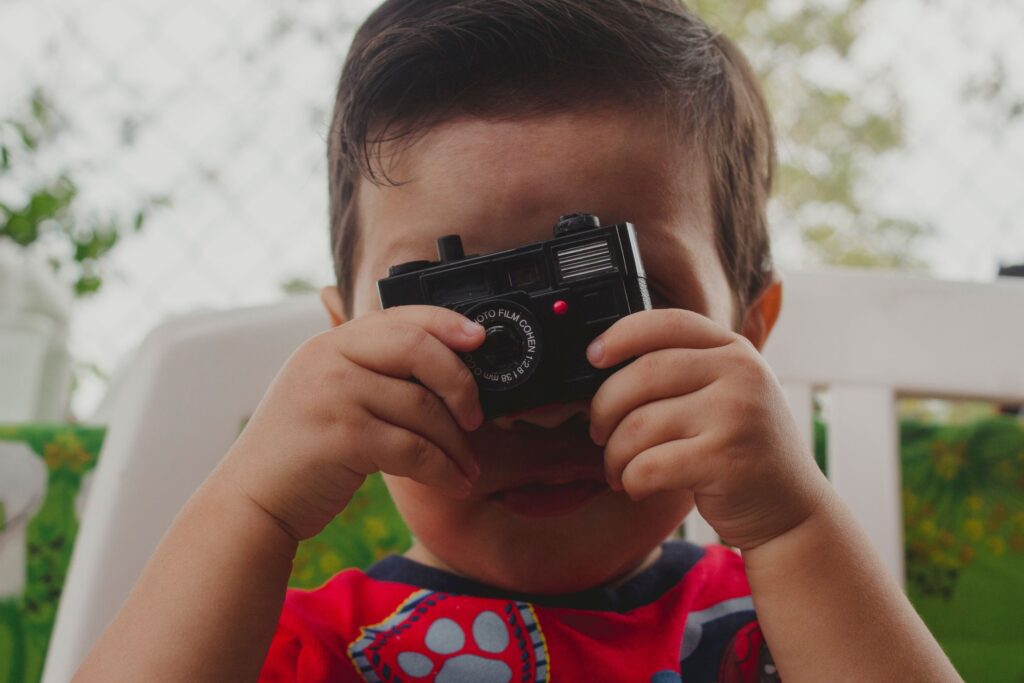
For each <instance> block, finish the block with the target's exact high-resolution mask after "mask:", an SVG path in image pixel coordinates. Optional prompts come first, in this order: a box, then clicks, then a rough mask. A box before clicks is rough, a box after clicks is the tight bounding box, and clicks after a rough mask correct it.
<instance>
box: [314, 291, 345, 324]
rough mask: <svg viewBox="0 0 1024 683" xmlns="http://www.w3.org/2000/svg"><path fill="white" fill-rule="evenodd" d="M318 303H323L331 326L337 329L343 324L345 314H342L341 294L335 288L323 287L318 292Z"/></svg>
mask: <svg viewBox="0 0 1024 683" xmlns="http://www.w3.org/2000/svg"><path fill="white" fill-rule="evenodd" d="M320 301H322V302H323V303H324V308H325V309H326V310H327V315H329V316H330V317H331V326H332V327H337V326H338V325H340V324H342V323H343V322H345V314H344V313H342V303H341V292H339V291H338V288H337V287H334V286H330V287H324V288H323V289H321V290H320Z"/></svg>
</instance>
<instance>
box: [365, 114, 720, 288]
mask: <svg viewBox="0 0 1024 683" xmlns="http://www.w3.org/2000/svg"><path fill="white" fill-rule="evenodd" d="M641 123H642V121H641V120H640V119H639V118H638V117H634V116H631V115H629V114H628V113H625V114H623V113H615V114H609V113H595V114H586V113H568V114H559V115H550V116H547V117H542V118H534V119H529V120H511V121H488V120H480V119H469V120H456V121H452V122H448V123H446V124H443V125H441V126H438V127H436V128H434V129H432V130H430V131H428V132H427V134H425V135H424V136H423V137H422V138H421V139H419V140H418V141H417V142H416V143H415V144H413V145H412V146H410V147H409V148H407V149H406V150H404V151H403V152H401V154H399V155H397V156H396V157H394V159H393V161H394V163H393V165H391V166H389V167H388V172H389V175H391V176H392V177H394V178H395V179H396V180H399V181H402V184H401V185H399V186H397V187H390V186H383V187H378V186H374V185H371V184H369V183H366V182H361V183H360V185H359V188H358V190H357V191H358V196H357V202H356V204H357V207H358V210H359V219H358V222H359V224H360V228H361V232H362V241H363V244H362V252H363V256H364V257H366V258H365V260H364V262H363V263H362V264H361V265H363V266H365V267H369V269H370V270H371V271H372V272H373V275H374V276H375V277H381V276H382V274H383V273H384V272H386V270H387V267H388V266H389V265H391V264H392V263H395V262H397V260H412V259H418V258H433V248H434V239H435V238H436V237H438V236H440V235H443V234H450V233H459V234H460V235H462V238H463V243H464V245H465V247H466V249H467V252H477V253H489V252H492V251H497V250H500V249H506V248H512V247H514V246H518V245H521V244H525V243H529V242H535V241H540V240H544V239H548V238H550V237H551V227H552V225H553V224H554V223H555V221H556V220H557V219H558V217H559V216H560V215H562V214H566V213H572V212H577V211H585V212H588V213H593V214H596V215H597V216H599V217H600V218H601V220H602V223H604V224H611V223H614V222H619V221H625V220H628V221H631V222H633V223H634V224H636V225H637V226H638V228H637V229H638V232H639V233H641V235H642V239H643V241H644V242H661V243H665V242H671V241H676V240H678V239H681V238H683V237H684V236H686V235H688V238H687V239H686V240H685V241H686V242H688V243H692V242H693V241H694V240H695V238H698V237H704V238H713V235H712V234H711V219H710V209H709V205H710V197H709V192H708V187H709V186H708V184H707V180H706V174H705V173H704V169H703V168H702V165H701V164H700V163H699V162H697V161H696V157H697V156H698V155H696V154H693V153H691V150H688V149H687V148H686V146H685V145H683V144H679V143H676V142H674V141H672V140H670V138H669V137H668V135H666V134H665V133H662V132H659V130H658V128H657V127H656V126H650V127H644V126H643V125H641ZM654 226H659V229H657V230H655V229H653V228H654ZM700 232H704V233H707V234H705V235H699V234H698V233H700ZM698 241H701V240H698Z"/></svg>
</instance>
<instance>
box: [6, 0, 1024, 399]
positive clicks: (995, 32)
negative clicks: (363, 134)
mask: <svg viewBox="0 0 1024 683" xmlns="http://www.w3.org/2000/svg"><path fill="white" fill-rule="evenodd" d="M823 1H824V0H823ZM800 4H801V3H799V2H795V1H794V0H788V1H787V2H781V1H780V3H779V6H780V7H785V6H787V5H788V6H791V7H798V6H799V5H800ZM375 5H376V2H370V1H368V0H344V2H338V1H337V0H335V1H333V2H330V1H328V0H306V1H305V2H302V3H279V2H275V1H273V0H218V2H216V3H209V2H203V1H202V0H175V1H174V2H171V1H170V0H132V1H131V2H129V1H128V0H92V1H91V2H90V3H88V4H85V3H81V2H74V1H73V0H7V2H5V3H3V4H0V64H2V65H3V66H0V115H5V116H6V115H10V114H11V113H13V112H15V111H17V110H18V108H19V107H23V106H24V102H25V101H26V97H27V94H28V92H30V90H31V89H32V88H33V87H36V86H43V87H44V88H45V89H46V91H47V92H49V93H52V97H53V99H54V101H55V103H56V105H57V108H58V109H59V110H60V111H61V112H62V113H63V115H64V118H65V120H66V130H65V131H64V132H63V133H62V134H61V136H60V137H59V138H58V140H57V142H56V143H55V144H54V145H53V146H52V147H51V148H48V149H47V150H46V151H45V152H44V153H43V154H41V155H39V157H38V159H37V164H38V168H36V169H35V170H34V171H33V172H31V173H27V174H25V173H23V174H21V175H19V176H18V180H19V182H18V183H13V182H12V181H11V180H10V179H0V201H17V199H18V198H19V196H21V197H23V195H24V189H25V187H27V186H30V185H31V184H32V180H33V178H32V176H35V177H36V179H40V178H47V177H53V175H54V174H55V173H57V172H59V171H61V170H69V169H70V170H71V171H72V174H73V176H74V177H75V179H76V181H77V182H78V183H79V185H80V189H81V193H80V196H81V213H82V215H83V216H90V215H95V216H107V215H115V216H121V217H122V218H124V217H130V216H131V215H132V212H133V211H134V210H135V209H136V208H138V206H139V205H140V202H141V201H143V200H144V198H145V197H147V196H153V195H167V196H169V198H170V205H169V206H168V207H166V208H163V209H159V210H157V211H155V212H154V213H153V214H152V215H151V216H150V218H149V219H148V221H147V223H146V225H145V226H144V228H143V230H142V231H141V232H139V233H138V234H131V235H128V236H126V237H125V238H124V239H123V241H122V243H121V244H119V245H118V247H117V249H116V250H115V251H114V252H113V257H112V259H111V260H110V262H109V267H108V268H107V276H106V282H105V285H104V288H103V290H102V291H101V293H100V294H99V295H98V296H95V297H93V298H91V299H87V300H81V301H77V302H76V303H75V304H74V306H73V312H72V336H71V348H72V352H73V354H74V356H75V357H76V359H77V360H78V361H79V362H80V363H81V364H82V365H81V367H82V368H84V367H86V366H94V367H95V368H96V369H97V370H98V373H99V374H97V373H94V372H92V371H86V370H82V371H81V372H80V373H79V374H80V386H79V389H78V391H77V392H76V394H75V399H74V408H75V412H76V413H77V414H78V415H79V416H81V417H86V418H87V417H88V415H89V414H90V412H91V411H92V410H93V409H94V408H95V406H96V405H97V403H98V401H99V400H100V398H101V397H102V395H103V392H104V390H105V387H106V383H105V381H104V380H103V379H102V377H101V375H109V374H110V373H112V372H114V371H115V369H116V368H117V367H118V366H119V364H120V363H122V362H123V360H124V359H125V358H126V357H127V356H128V354H129V352H130V351H131V349H133V348H135V347H136V346H137V345H138V344H139V343H140V341H141V340H142V339H143V338H144V336H145V335H146V334H147V333H148V332H149V331H151V330H152V328H153V327H154V326H155V325H158V324H159V323H161V322H163V321H165V320H167V319H169V318H172V317H174V316H178V315H184V314H188V313H191V312H195V311H198V310H209V309H222V308H233V307H238V306H246V305H255V304H261V303H267V302H271V301H275V300H278V299H280V298H281V297H282V296H283V293H282V283H283V282H285V281H287V280H289V279H292V278H302V279H304V280H307V281H309V282H312V283H314V284H316V285H322V284H328V283H329V282H330V281H331V264H330V259H329V249H328V243H327V227H326V215H327V197H326V182H325V172H324V150H325V137H326V130H327V125H328V117H329V115H330V110H331V106H332V102H333V96H334V89H335V85H336V81H337V76H338V73H339V70H340V66H341V63H342V60H343V57H344V54H345V50H346V49H347V44H348V39H349V36H350V32H351V30H352V28H353V27H354V26H355V25H357V24H358V22H359V21H361V20H362V18H364V17H365V15H366V14H367V13H368V12H369V11H370V9H371V8H372V7H373V6H375ZM1017 5H1019V3H1018V2H1016V1H1015V0H945V1H944V2H929V0H885V1H884V2H880V1H878V0H876V1H875V2H874V3H873V4H872V5H870V10H869V11H868V12H867V13H866V14H865V15H864V19H863V25H862V27H861V35H860V37H859V39H858V41H857V44H856V49H855V50H854V52H853V54H852V56H851V60H852V62H851V63H852V64H853V68H846V69H843V70H836V69H834V68H829V67H828V66H827V61H826V60H823V61H822V64H823V66H821V67H820V68H817V69H816V68H815V65H814V63H813V62H812V63H810V64H809V66H808V68H807V70H806V77H807V78H808V79H809V80H811V81H812V82H822V83H831V82H835V81H836V79H842V78H852V79H853V80H852V81H851V82H850V83H849V87H851V88H854V89H856V88H858V87H861V86H862V85H863V83H861V82H858V81H857V80H856V79H857V78H858V75H859V76H860V77H862V78H863V77H865V76H864V75H865V74H879V73H882V74H884V77H885V78H886V79H887V82H888V83H890V85H891V87H892V88H893V89H894V90H895V92H897V93H898V94H899V96H900V97H901V99H902V100H903V101H904V104H905V113H906V129H905V133H906V144H905V145H904V147H903V148H901V149H900V150H899V151H897V152H895V153H891V154H888V155H886V156H885V157H884V158H881V159H878V160H876V161H875V162H873V166H872V173H871V174H870V177H869V178H868V179H867V180H866V181H865V183H864V186H863V187H862V188H861V190H860V191H861V192H862V193H863V195H864V197H865V202H866V203H869V204H870V205H872V206H873V207H876V208H878V209H879V210H882V211H884V212H886V213H888V214H890V215H897V216H903V217H908V218H910V219H912V220H915V221H918V222H922V223H925V224H928V225H930V226H932V227H933V229H934V233H933V235H932V237H930V238H929V239H928V240H926V241H925V242H924V243H922V245H921V247H920V250H919V251H920V255H921V256H922V258H923V259H924V260H925V261H927V263H928V264H929V269H930V273H931V275H933V276H935V277H940V278H946V279H959V280H988V279H991V278H992V277H993V276H994V274H995V271H996V269H997V267H998V265H999V264H1000V263H1010V262H1024V191H1022V188H1024V117H1021V118H1019V119H1018V120H1017V122H1016V125H1008V124H1007V123H1006V121H1005V119H999V118H998V117H997V116H995V115H994V114H993V113H992V112H993V110H994V107H991V106H984V107H983V106H965V105H964V104H963V103H962V97H961V93H962V90H963V87H964V83H965V82H966V81H967V80H968V79H969V77H970V76H971V75H972V74H979V73H980V74H985V73H991V72H993V69H994V68H995V65H994V62H993V61H992V55H993V54H1001V55H1003V60H1004V64H1003V66H1004V72H1005V77H1006V82H1007V85H1008V87H1007V91H1008V92H1010V93H1016V96H1018V97H1021V98H1024V41H1020V40H1019V39H1018V37H1017V34H1019V29H1020V26H1022V25H1024V17H1022V11H1021V8H1020V7H1019V6H1017ZM851 74H852V76H851ZM1007 97H1008V96H1007ZM775 244H776V246H775V249H776V261H777V263H778V264H779V266H780V267H781V268H782V269H783V271H785V269H798V268H801V267H804V266H806V251H805V250H804V249H803V248H802V246H801V244H800V242H799V240H798V239H796V238H795V236H794V235H792V234H789V233H786V231H785V229H784V226H775ZM54 249H59V245H55V244H52V243H51V244H42V245H40V246H39V248H37V249H35V250H34V253H32V254H30V255H29V258H35V259H39V260H42V259H44V258H45V257H46V255H48V254H49V253H52V250H54Z"/></svg>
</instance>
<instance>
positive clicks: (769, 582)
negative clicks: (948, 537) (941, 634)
mask: <svg viewBox="0 0 1024 683" xmlns="http://www.w3.org/2000/svg"><path fill="white" fill-rule="evenodd" d="M743 560H744V564H745V565H746V568H747V578H748V579H749V581H750V589H751V592H752V593H753V596H754V608H755V609H756V611H757V616H758V621H759V622H760V624H761V629H762V630H763V632H764V634H765V640H766V641H767V642H768V643H769V646H770V647H771V652H772V656H773V657H774V659H775V663H776V665H777V666H778V667H779V671H780V673H781V674H782V679H783V680H784V681H785V682H786V683H790V682H791V681H797V682H799V681H805V680H806V681H815V680H816V681H825V680H827V681H858V682H860V681H901V682H902V681H907V682H912V681H922V683H924V682H927V683H932V682H935V683H938V682H941V681H960V680H961V679H960V677H959V676H958V675H957V674H956V672H955V671H954V670H953V667H952V665H951V664H950V663H949V660H948V659H947V658H946V655H945V653H943V652H942V649H941V648H940V647H939V645H938V643H936V642H935V639H934V638H933V637H932V635H931V633H929V632H928V629H927V628H926V627H925V625H924V623H923V622H922V621H921V619H920V617H918V615H917V613H916V612H915V611H914V609H913V607H912V606H911V605H910V602H909V601H908V600H907V599H906V597H905V596H904V595H903V591H902V590H901V589H900V587H899V585H898V584H897V583H896V581H895V580H894V579H893V578H892V577H891V576H890V574H889V572H888V570H887V569H886V567H885V566H884V565H883V564H882V561H881V560H880V559H879V557H878V555H877V554H876V553H875V551H874V549H873V548H872V547H871V543H870V542H869V541H868V539H867V537H866V536H865V534H864V532H863V531H862V530H861V528H860V526H859V525H858V524H857V523H856V522H855V521H854V520H853V518H852V516H851V515H850V513H849V511H848V510H847V508H846V506H845V505H843V503H842V502H841V501H839V500H838V499H837V497H836V496H835V494H832V495H831V496H829V499H828V501H827V502H824V503H823V505H822V507H821V509H820V510H819V512H817V513H816V514H814V515H812V516H811V517H808V518H807V520H806V521H805V522H803V523H802V524H800V525H799V526H797V527H796V528H794V529H791V530H789V531H788V532H786V533H784V534H782V535H781V536H779V537H777V538H774V539H772V540H771V541H768V542H766V543H763V544H762V545H759V546H758V547H756V548H753V549H751V550H748V551H746V552H744V553H743ZM789 672H792V673H789Z"/></svg>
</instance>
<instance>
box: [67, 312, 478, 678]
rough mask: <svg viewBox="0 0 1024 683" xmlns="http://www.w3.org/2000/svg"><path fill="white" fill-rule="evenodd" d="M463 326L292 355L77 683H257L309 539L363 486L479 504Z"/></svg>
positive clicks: (341, 341) (411, 327)
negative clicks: (383, 477)
mask: <svg viewBox="0 0 1024 683" xmlns="http://www.w3.org/2000/svg"><path fill="white" fill-rule="evenodd" d="M468 322H469V321H468V320H467V319H466V318H465V317H463V316H461V315H459V314H457V313H455V312H453V311H449V310H447V309H444V308H440V307H433V306H429V307H428V306H402V307H397V308H394V309H388V310H387V311H383V312H376V313H371V314H368V315H366V316H361V317H360V318H358V319H356V320H353V321H352V322H349V323H345V324H344V325H341V326H340V327H338V328H335V329H333V330H330V331H328V332H325V333H322V334H320V335H317V336H316V337H314V338H313V339H311V340H310V341H308V342H307V343H306V344H304V345H303V346H302V347H301V348H300V349H299V350H298V351H296V352H295V354H293V355H292V357H291V358H290V359H289V360H288V362H287V363H286V364H285V366H284V367H283V368H282V370H281V372H280V373H279V374H278V376H277V378H275V380H274V383H273V384H272V386H271V387H270V389H269V390H268V391H267V394H266V396H264V398H263V400H262V401H261V403H260V406H259V407H258V408H257V410H256V412H255V414H254V415H253V417H252V419H251V420H250V421H249V423H248V424H247V425H246V427H245V429H244V430H243V432H242V434H241V435H240V436H239V438H238V440H237V441H236V442H235V444H234V445H233V446H232V447H231V449H230V451H229V452H228V454H227V456H226V457H225V458H224V460H223V462H222V463H221V464H220V465H219V466H218V467H217V469H216V470H215V471H214V472H213V474H211V475H210V477H209V478H208V479H207V480H206V482H204V483H203V485H202V486H201V487H200V489H199V490H198V491H197V492H196V493H195V494H194V495H193V496H192V498H191V500H190V501H189V502H188V504H187V505H186V506H185V509H184V510H182V512H181V514H180V515H179V516H178V518H177V519H176V520H175V522H174V524H173V526H172V527H171V529H170V531H169V532H168V533H167V535H166V536H165V537H164V539H163V540H162V541H161V543H160V545H159V547H158V548H157V550H156V552H155V553H154V555H153V557H152V558H151V559H150V561H149V563H148V565H147V566H146V569H145V571H144V572H143V574H142V577H141V578H140V579H139V581H138V583H137V584H136V585H135V587H134V589H133V590H132V592H131V594H130V595H129V596H128V599H127V601H126V602H125V604H124V605H123V606H122V608H121V610H120V612H118V615H117V617H116V618H115V620H114V622H113V623H112V624H111V625H110V627H109V628H108V629H107V630H106V632H105V633H104V634H103V636H102V637H101V638H100V641H99V642H98V643H97V645H96V646H95V648H94V649H93V651H92V652H91V653H90V655H89V657H88V658H87V660H86V662H85V663H84V664H83V665H82V667H81V669H80V670H79V672H78V673H77V675H76V677H75V681H76V682H77V683H86V682H92V681H96V682H100V681H102V682H103V683H109V682H111V681H143V680H144V681H164V680H166V681H189V683H203V682H205V681H210V682H211V683H212V682H214V681H216V682H217V683H222V682H223V681H246V680H249V681H254V680H256V678H257V676H258V675H259V672H260V669H261V667H262V665H263V661H264V659H265V657H266V654H267V649H268V647H269V645H270V641H271V638H272V636H273V634H274V631H275V627H276V625H277V621H278V617H279V614H280V611H281V605H282V603H283V600H284V593H285V588H286V584H287V581H288V575H289V573H290V571H291V564H292V559H293V558H294V555H295V550H296V547H297V544H298V541H299V540H301V539H303V538H308V537H310V536H313V535H314V534H316V533H317V532H319V531H320V530H321V529H322V528H323V527H324V526H325V525H326V524H327V523H328V522H329V521H330V520H331V519H332V518H333V517H334V516H335V515H336V514H337V513H338V512H340V511H341V510H342V509H343V508H344V507H345V506H346V505H347V504H348V501H349V499H350V498H351V497H352V494H353V493H354V492H355V491H356V490H357V489H358V487H359V486H360V485H361V484H362V482H363V480H364V479H365V477H366V475H367V474H370V473H372V472H376V471H378V470H380V471H384V472H388V473H390V474H396V475H400V476H408V477H411V478H413V479H416V480H417V481H420V482H421V483H424V484H427V485H430V486H437V487H439V488H443V489H445V490H447V491H450V492H451V494H452V495H455V496H464V495H466V494H468V493H469V489H470V486H471V484H470V481H471V480H472V479H475V478H476V476H477V475H478V474H479V467H478V466H477V465H476V462H475V458H474V456H473V454H472V452H471V450H470V448H469V446H468V443H467V441H466V435H465V433H464V432H463V429H465V430H472V429H476V428H477V427H478V426H479V425H480V423H481V422H482V413H481V411H480V405H479V400H478V397H477V388H476V383H475V382H474V380H473V377H472V375H470V373H469V371H468V369H467V368H466V366H465V364H463V363H462V361H460V360H459V358H458V356H457V355H456V354H455V353H454V351H453V350H457V351H469V350H472V349H474V348H476V347H477V346H479V345H480V343H481V342H482V341H483V339H484V332H483V328H482V327H480V326H479V325H475V326H470V327H466V326H465V324H466V323H468ZM409 377H416V378H417V379H418V380H419V381H420V383H421V384H414V383H412V382H409V381H408V378H409ZM453 416H454V417H453ZM456 419H457V420H458V422H456Z"/></svg>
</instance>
